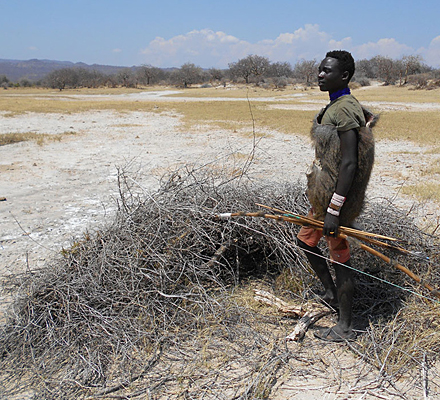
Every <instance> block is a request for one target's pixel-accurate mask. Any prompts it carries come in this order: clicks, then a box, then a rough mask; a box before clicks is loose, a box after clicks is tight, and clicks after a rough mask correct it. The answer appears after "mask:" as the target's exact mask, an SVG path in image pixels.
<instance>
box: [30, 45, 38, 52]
mask: <svg viewBox="0 0 440 400" xmlns="http://www.w3.org/2000/svg"><path fill="white" fill-rule="evenodd" d="M28 50H30V51H38V47H35V46H29V47H28Z"/></svg>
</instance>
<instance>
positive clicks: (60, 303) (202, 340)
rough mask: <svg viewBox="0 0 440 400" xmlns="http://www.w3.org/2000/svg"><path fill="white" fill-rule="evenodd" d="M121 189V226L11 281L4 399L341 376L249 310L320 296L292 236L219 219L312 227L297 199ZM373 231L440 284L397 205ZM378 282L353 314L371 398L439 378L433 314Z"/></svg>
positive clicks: (200, 390) (122, 394) (2, 342)
mask: <svg viewBox="0 0 440 400" xmlns="http://www.w3.org/2000/svg"><path fill="white" fill-rule="evenodd" d="M239 170H240V169H239ZM241 172H242V173H243V170H242V169H241ZM119 182H120V194H121V197H120V198H119V200H118V205H119V212H118V214H117V215H116V217H115V219H114V220H113V221H112V222H111V223H109V224H108V225H107V226H106V227H103V228H102V229H100V230H99V231H97V232H96V233H95V234H85V235H84V237H83V239H82V240H80V241H77V242H75V243H73V244H72V246H71V247H70V248H67V249H65V250H64V251H63V255H62V256H60V257H59V258H57V259H54V260H51V261H50V262H49V263H48V264H47V266H46V267H45V268H44V269H42V270H40V271H34V272H29V273H27V274H25V275H24V276H17V277H15V279H16V280H15V283H16V284H17V287H16V289H17V290H18V292H17V293H16V301H15V302H14V304H13V307H12V308H11V310H10V311H9V314H8V322H7V324H6V325H5V326H3V327H2V330H1V331H0V375H1V378H2V379H1V380H0V382H3V383H4V384H3V386H1V385H0V391H1V394H2V395H4V396H8V394H9V395H10V394H11V393H22V391H23V390H25V389H27V388H31V389H33V390H35V391H36V392H37V397H36V398H41V399H43V398H44V399H62V398H78V399H80V398H89V397H90V396H97V397H98V398H99V397H104V398H105V397H111V396H112V393H114V395H115V396H117V398H130V396H131V397H139V396H144V397H147V398H148V397H149V398H158V399H162V398H163V399H165V398H175V399H177V398H182V397H185V398H202V397H203V396H206V397H208V398H220V399H231V398H236V399H239V398H241V399H251V398H268V397H269V396H270V393H271V390H272V388H273V386H274V384H275V383H276V382H277V380H278V379H279V378H281V377H282V376H286V374H288V375H289V376H295V375H296V374H297V373H299V374H304V370H305V369H307V376H308V377H309V378H310V379H312V378H313V377H317V376H322V374H323V373H324V372H325V371H326V369H331V370H335V371H336V372H335V374H336V375H338V374H343V373H344V369H342V368H341V365H340V364H339V359H338V357H336V359H335V358H334V357H333V356H332V355H331V354H330V355H329V357H327V356H326V354H327V353H329V352H328V348H323V347H321V348H319V347H317V345H316V341H314V342H312V343H310V342H308V343H310V344H309V345H308V346H303V345H301V344H300V345H298V346H297V347H293V348H289V347H288V346H287V345H286V343H285V342H284V341H283V340H282V338H283V337H285V336H286V334H287V333H288V331H289V330H290V329H292V328H291V324H290V323H289V324H287V325H286V323H285V322H284V323H283V321H284V318H282V317H280V316H278V315H275V314H273V313H271V312H268V310H267V309H264V308H263V309H262V308H261V306H258V305H257V304H256V303H255V302H254V301H253V299H252V297H251V294H250V293H251V292H250V289H251V288H253V287H255V286H261V285H264V286H266V287H270V288H272V290H273V291H274V292H275V293H277V294H278V295H280V296H282V297H283V298H285V299H290V301H292V300H293V301H294V300H296V301H297V302H304V301H305V298H304V296H305V293H306V292H309V291H311V290H317V288H318V287H319V286H318V285H317V282H316V280H315V279H314V278H313V275H312V274H311V273H310V269H309V267H308V264H307V262H306V261H305V258H304V255H303V254H302V252H301V251H300V250H299V249H298V248H297V247H296V246H295V245H294V243H293V241H292V237H294V235H295V233H296V231H297V228H296V226H294V225H291V224H286V223H274V222H271V221H269V220H262V219H248V218H239V219H235V220H226V221H222V220H220V221H219V220H217V219H216V218H214V216H215V214H217V213H219V212H225V211H234V210H252V209H254V208H255V206H254V202H261V203H269V204H272V205H274V206H277V207H279V208H282V209H289V210H292V211H293V212H297V213H300V214H304V213H305V211H306V210H307V208H308V204H307V202H306V200H305V197H304V188H303V187H302V186H301V185H299V184H289V185H286V186H283V187H280V186H279V185H275V184H269V183H268V184H262V185H256V184H255V183H253V184H252V186H248V185H247V183H248V181H247V180H246V176H245V175H239V176H235V177H231V176H230V175H223V174H221V173H214V172H213V170H212V169H207V168H206V167H205V168H195V167H192V166H185V167H184V168H182V169H180V170H178V171H175V172H174V173H172V174H170V175H168V177H167V178H166V179H164V180H163V183H162V186H161V188H160V190H159V191H158V192H157V193H146V192H145V189H144V188H143V187H142V185H141V184H140V182H142V177H141V176H139V175H136V174H134V175H132V174H128V173H126V172H124V171H121V174H120V176H119ZM361 222H362V223H364V225H365V226H366V228H367V229H368V230H369V231H374V232H377V233H386V234H387V235H391V236H396V237H399V238H401V239H403V240H405V242H407V243H408V244H407V247H408V248H409V249H413V250H416V249H417V250H418V251H422V252H424V253H426V255H428V256H429V257H431V260H432V261H431V263H427V262H423V261H419V260H418V259H407V261H408V263H410V264H411V268H412V269H413V270H414V271H415V272H416V273H418V274H419V275H420V276H422V277H423V278H424V279H427V280H428V281H429V282H430V283H432V284H433V285H435V286H438V285H439V284H440V275H439V272H438V270H437V269H435V268H434V263H435V262H437V261H438V258H439V255H438V253H437V251H436V249H437V247H436V246H435V243H434V241H433V238H431V237H429V236H426V235H424V234H423V233H422V232H421V231H420V230H418V229H417V228H416V227H415V225H414V224H413V223H412V221H411V219H410V218H409V217H408V216H403V215H402V214H401V212H400V211H398V210H396V209H394V208H393V207H392V206H390V204H388V203H386V204H384V205H383V204H372V205H371V207H370V208H369V209H368V210H367V213H366V214H365V216H364V218H363V220H362V221H361ZM409 243H410V244H409ZM323 250H324V249H323ZM324 252H325V250H324ZM353 257H354V262H353V265H357V266H358V268H360V269H361V270H362V271H364V272H367V273H370V274H374V276H376V277H379V278H381V279H384V280H386V281H392V282H393V283H395V284H397V285H399V286H401V287H404V288H408V289H412V290H414V291H419V288H418V287H415V286H414V285H413V284H412V282H410V281H408V279H406V278H405V277H404V276H402V274H399V273H396V271H395V270H393V269H392V268H391V266H385V265H384V264H383V262H381V261H380V260H378V259H377V258H374V257H373V256H371V255H368V254H364V253H361V251H360V250H359V249H355V250H354V252H353ZM393 257H394V255H393ZM399 261H400V262H402V261H401V260H399ZM373 278H374V277H372V276H365V275H361V274H360V275H359V276H358V290H357V293H356V299H355V313H356V315H357V316H358V317H359V318H360V321H361V322H362V321H363V322H362V323H363V324H364V325H365V324H368V323H370V328H369V330H368V333H367V334H366V335H364V338H363V339H362V341H360V342H359V343H358V344H356V345H354V346H353V347H352V349H353V351H354V352H355V353H356V354H358V355H360V356H361V357H362V358H363V359H364V360H367V361H368V363H370V364H375V365H377V370H376V371H378V372H377V374H376V375H375V376H374V378H372V383H374V384H375V385H377V386H375V388H377V387H382V385H386V384H387V383H388V382H390V381H392V380H393V379H398V378H399V377H401V376H403V375H405V376H409V377H410V381H411V382H413V385H414V382H416V383H417V382H418V380H417V379H419V378H420V375H419V373H418V367H419V365H421V364H422V362H423V360H424V359H425V358H427V359H428V360H429V361H430V362H435V360H436V358H437V356H438V352H439V351H440V337H439V334H438V331H439V330H438V325H439V321H440V318H439V314H438V311H437V308H436V307H434V306H430V305H429V303H425V302H424V300H422V299H420V298H417V297H416V296H414V295H411V294H409V293H408V292H405V291H402V290H401V289H398V288H396V287H393V286H388V285H386V284H385V283H383V282H379V281H377V280H375V279H373ZM13 282H14V281H12V282H10V283H9V285H10V284H11V283H13ZM9 287H10V286H9ZM423 293H424V294H426V293H425V292H423ZM410 307H411V308H410ZM410 310H412V311H410ZM409 311H410V312H409ZM424 316H427V318H424ZM358 323H360V322H358ZM396 327H397V328H398V329H397V330H396ZM401 333H403V335H401ZM313 343H315V344H313ZM323 346H325V345H323ZM308 347H310V351H308V350H307V348H308ZM343 352H344V350H343V349H341V350H339V353H340V356H341V357H342V356H343ZM323 364H324V366H323V367H322V365H323ZM357 365H358V375H359V379H357V380H356V381H355V383H354V384H352V383H350V390H353V389H355V388H356V385H357V384H358V383H359V385H360V386H361V388H360V389H359V390H361V389H362V387H363V385H364V382H365V369H364V367H363V366H362V365H360V363H357ZM301 371H302V372H301ZM338 371H339V372H338ZM414 371H415V372H414ZM384 373H386V375H384ZM325 376H326V377H327V376H328V374H326V375H325ZM338 376H339V379H343V378H341V375H338ZM384 376H386V380H384V381H382V380H381V379H382V378H383V377H384ZM362 377H363V378H362ZM360 382H362V383H360ZM6 383H8V384H6ZM14 385H15V386H14ZM396 391H397V389H396V388H393V393H395V392H396Z"/></svg>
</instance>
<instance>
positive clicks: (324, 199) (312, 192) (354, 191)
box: [307, 107, 378, 226]
mask: <svg viewBox="0 0 440 400" xmlns="http://www.w3.org/2000/svg"><path fill="white" fill-rule="evenodd" d="M362 109H363V111H364V115H365V120H366V121H367V127H364V128H360V130H359V136H358V165H357V170H356V174H355V177H354V180H353V183H352V185H351V188H350V190H349V192H348V194H347V196H346V197H347V199H346V201H345V204H344V205H343V207H342V209H341V214H340V217H339V222H340V224H341V225H345V226H347V225H350V223H351V222H352V221H354V219H355V218H356V217H357V216H358V215H359V214H360V213H361V211H362V208H363V205H364V198H365V191H366V189H367V185H368V181H369V180H370V175H371V170H372V168H373V163H374V138H373V132H372V130H371V128H372V127H373V126H374V125H375V124H376V122H377V120H378V116H376V115H373V114H372V113H371V112H370V111H368V110H367V109H365V108H363V107H362ZM318 116H319V115H317V116H316V117H315V120H314V121H313V126H312V130H311V136H312V141H313V144H314V147H315V161H314V162H313V165H312V166H311V171H310V172H309V173H308V174H307V197H308V199H309V201H310V203H311V205H312V207H313V209H314V218H317V219H320V220H324V217H325V215H326V213H327V207H328V205H329V203H330V200H331V198H332V195H333V193H334V192H335V189H336V183H337V179H338V174H339V168H340V164H341V149H340V142H339V136H338V131H337V130H336V127H335V126H332V125H321V124H318V119H317V118H318Z"/></svg>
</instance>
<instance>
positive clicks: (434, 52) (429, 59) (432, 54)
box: [418, 36, 440, 67]
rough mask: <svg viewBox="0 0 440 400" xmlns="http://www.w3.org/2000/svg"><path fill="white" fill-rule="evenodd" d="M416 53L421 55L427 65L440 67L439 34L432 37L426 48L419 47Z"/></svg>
mask: <svg viewBox="0 0 440 400" xmlns="http://www.w3.org/2000/svg"><path fill="white" fill-rule="evenodd" d="M418 53H419V54H421V55H422V56H423V58H424V60H425V62H426V63H427V64H428V65H432V66H433V67H440V36H437V37H435V38H434V39H432V40H431V43H430V44H429V46H428V47H427V48H424V47H422V48H420V49H419V50H418Z"/></svg>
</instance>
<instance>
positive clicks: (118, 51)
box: [112, 49, 122, 53]
mask: <svg viewBox="0 0 440 400" xmlns="http://www.w3.org/2000/svg"><path fill="white" fill-rule="evenodd" d="M121 52H122V50H121V49H113V50H112V53H121Z"/></svg>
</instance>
